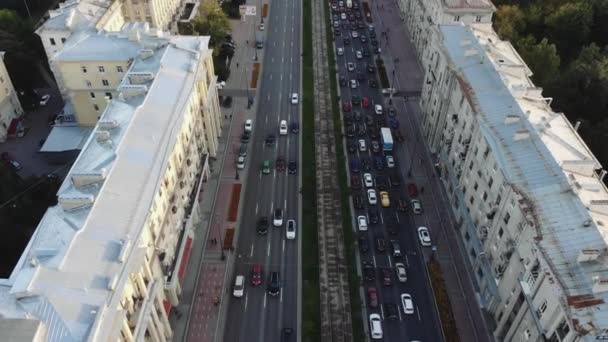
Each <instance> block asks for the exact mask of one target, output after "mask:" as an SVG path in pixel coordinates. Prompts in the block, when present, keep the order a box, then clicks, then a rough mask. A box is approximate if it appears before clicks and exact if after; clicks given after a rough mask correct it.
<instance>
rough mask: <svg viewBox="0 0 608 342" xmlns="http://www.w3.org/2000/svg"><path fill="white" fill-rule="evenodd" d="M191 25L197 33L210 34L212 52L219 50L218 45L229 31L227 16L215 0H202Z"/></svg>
mask: <svg viewBox="0 0 608 342" xmlns="http://www.w3.org/2000/svg"><path fill="white" fill-rule="evenodd" d="M193 26H194V31H195V32H197V33H198V34H200V35H207V36H210V42H209V44H210V45H211V47H213V48H214V54H217V53H218V52H219V49H217V48H218V45H219V44H220V43H221V42H223V41H224V37H225V36H226V34H227V33H229V32H230V22H229V21H228V17H227V16H226V13H224V11H223V10H222V8H221V7H220V6H219V4H218V2H217V1H215V0H203V2H202V3H201V5H200V7H199V14H198V16H197V17H196V18H195V19H194V22H193Z"/></svg>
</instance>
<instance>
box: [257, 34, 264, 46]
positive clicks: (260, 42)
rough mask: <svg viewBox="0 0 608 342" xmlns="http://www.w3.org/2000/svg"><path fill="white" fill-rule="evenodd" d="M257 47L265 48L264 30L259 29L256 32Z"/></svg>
mask: <svg viewBox="0 0 608 342" xmlns="http://www.w3.org/2000/svg"><path fill="white" fill-rule="evenodd" d="M255 47H256V48H258V49H263V48H264V32H262V31H257V32H256V34H255Z"/></svg>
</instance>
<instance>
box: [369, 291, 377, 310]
mask: <svg viewBox="0 0 608 342" xmlns="http://www.w3.org/2000/svg"><path fill="white" fill-rule="evenodd" d="M367 296H368V299H369V306H370V307H372V308H377V307H378V291H376V288H375V287H370V288H368V289H367Z"/></svg>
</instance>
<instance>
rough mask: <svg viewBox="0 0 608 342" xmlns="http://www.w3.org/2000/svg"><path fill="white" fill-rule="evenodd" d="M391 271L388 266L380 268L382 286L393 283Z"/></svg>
mask: <svg viewBox="0 0 608 342" xmlns="http://www.w3.org/2000/svg"><path fill="white" fill-rule="evenodd" d="M391 273H392V271H391V269H390V268H383V269H382V283H383V284H384V286H391V285H393V276H392V275H391Z"/></svg>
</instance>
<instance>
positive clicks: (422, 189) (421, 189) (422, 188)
mask: <svg viewBox="0 0 608 342" xmlns="http://www.w3.org/2000/svg"><path fill="white" fill-rule="evenodd" d="M420 193H421V194H422V193H424V187H423V186H421V187H420Z"/></svg>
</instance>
